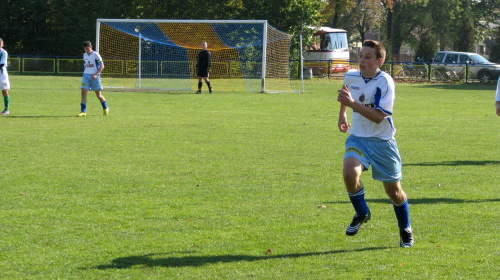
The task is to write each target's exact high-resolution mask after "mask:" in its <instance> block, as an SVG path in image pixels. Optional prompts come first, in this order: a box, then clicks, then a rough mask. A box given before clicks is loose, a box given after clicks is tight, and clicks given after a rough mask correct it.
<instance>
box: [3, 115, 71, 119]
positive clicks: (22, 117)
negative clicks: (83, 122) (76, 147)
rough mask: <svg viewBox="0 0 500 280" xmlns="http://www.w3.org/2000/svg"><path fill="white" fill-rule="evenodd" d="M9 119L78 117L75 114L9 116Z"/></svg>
mask: <svg viewBox="0 0 500 280" xmlns="http://www.w3.org/2000/svg"><path fill="white" fill-rule="evenodd" d="M8 118H9V119H11V118H12V119H45V118H47V119H48V118H51V119H52V118H76V115H74V116H8Z"/></svg>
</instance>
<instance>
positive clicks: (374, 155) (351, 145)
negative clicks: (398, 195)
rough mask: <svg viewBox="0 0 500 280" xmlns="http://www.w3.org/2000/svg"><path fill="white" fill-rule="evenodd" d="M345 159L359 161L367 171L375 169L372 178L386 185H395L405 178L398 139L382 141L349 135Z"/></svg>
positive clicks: (346, 142)
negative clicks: (352, 158)
mask: <svg viewBox="0 0 500 280" xmlns="http://www.w3.org/2000/svg"><path fill="white" fill-rule="evenodd" d="M345 151H346V152H345V156H344V159H346V158H349V157H354V158H356V159H358V160H359V161H360V162H361V163H362V164H363V166H364V167H365V169H366V170H368V169H369V167H370V165H371V166H372V167H373V171H372V177H373V179H375V180H379V181H382V182H386V183H395V182H399V181H401V179H402V178H403V176H402V173H401V156H400V155H399V149H398V145H397V143H396V139H392V140H382V139H380V138H375V137H356V136H353V135H349V137H347V139H346V141H345Z"/></svg>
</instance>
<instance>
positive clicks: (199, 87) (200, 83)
mask: <svg viewBox="0 0 500 280" xmlns="http://www.w3.org/2000/svg"><path fill="white" fill-rule="evenodd" d="M198 71H199V70H198ZM202 80H203V78H202V77H200V76H198V91H197V92H196V93H197V94H200V93H201V87H202V86H203V82H202Z"/></svg>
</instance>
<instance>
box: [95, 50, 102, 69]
mask: <svg viewBox="0 0 500 280" xmlns="http://www.w3.org/2000/svg"><path fill="white" fill-rule="evenodd" d="M94 55H95V65H96V68H97V69H99V68H100V67H101V65H104V62H103V61H102V57H101V55H100V54H99V53H96V52H94ZM96 72H97V71H96Z"/></svg>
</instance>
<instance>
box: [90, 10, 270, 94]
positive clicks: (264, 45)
mask: <svg viewBox="0 0 500 280" xmlns="http://www.w3.org/2000/svg"><path fill="white" fill-rule="evenodd" d="M96 21H97V23H96V41H95V50H96V52H99V37H100V27H101V23H106V22H131V23H247V24H248V23H252V24H262V25H263V38H262V68H261V69H262V71H261V72H262V73H261V74H262V75H261V92H266V58H267V43H268V42H267V26H268V23H267V20H170V19H103V18H98V19H97V20H96ZM138 33H139V36H138V37H139V52H141V37H140V32H138ZM140 60H141V55H140V53H139V56H138V64H139V69H141V67H140V64H141V61H140ZM139 71H140V70H139ZM138 79H139V81H138V86H139V88H140V87H141V82H140V79H141V75H140V73H139V78H138Z"/></svg>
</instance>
